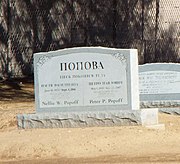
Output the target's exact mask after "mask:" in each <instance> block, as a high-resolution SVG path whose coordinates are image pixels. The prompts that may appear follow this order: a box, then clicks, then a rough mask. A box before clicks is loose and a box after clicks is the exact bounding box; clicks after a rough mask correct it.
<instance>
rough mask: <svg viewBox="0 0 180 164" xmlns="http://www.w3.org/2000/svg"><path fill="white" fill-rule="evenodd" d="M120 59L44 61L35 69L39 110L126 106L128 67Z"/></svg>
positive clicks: (88, 56)
mask: <svg viewBox="0 0 180 164" xmlns="http://www.w3.org/2000/svg"><path fill="white" fill-rule="evenodd" d="M120 57H121V59H122V60H120V59H119V58H115V57H114V56H113V55H104V54H100V53H91V54H89V53H83V54H82V53H73V54H68V55H66V56H54V57H51V58H47V59H48V60H43V64H40V65H39V67H37V69H38V71H37V72H38V82H39V105H40V108H47V107H69V106H97V105H121V104H127V103H128V102H127V99H128V98H127V77H126V76H127V75H126V74H127V72H126V67H127V63H126V60H125V58H124V57H123V55H122V54H121V55H120ZM75 59H78V61H75ZM109 61H111V63H110V62H109ZM41 63H42V62H41ZM112 70H113V72H112ZM47 72H49V73H48V75H47Z"/></svg>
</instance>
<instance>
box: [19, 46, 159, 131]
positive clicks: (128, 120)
mask: <svg viewBox="0 0 180 164" xmlns="http://www.w3.org/2000/svg"><path fill="white" fill-rule="evenodd" d="M138 78H139V77H138V57H137V50H136V49H113V48H102V47H80V48H70V49H64V50H58V51H52V52H43V53H37V54H34V79H35V104H36V113H35V114H20V115H18V116H17V119H18V127H19V128H51V127H88V126H115V125H151V124H157V122H158V117H157V113H158V112H157V109H151V110H145V109H142V110H140V109H139V81H138Z"/></svg>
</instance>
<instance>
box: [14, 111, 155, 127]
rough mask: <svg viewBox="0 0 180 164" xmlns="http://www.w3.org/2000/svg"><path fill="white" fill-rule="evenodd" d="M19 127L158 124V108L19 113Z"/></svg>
mask: <svg viewBox="0 0 180 164" xmlns="http://www.w3.org/2000/svg"><path fill="white" fill-rule="evenodd" d="M17 120H18V128H20V129H30V128H75V127H81V128H82V127H92V126H127V125H131V126H132V125H156V124H158V109H157V108H155V109H153V108H152V109H151V110H147V109H142V110H133V111H132V110H119V111H117V110H115V111H108V112H106V111H104V112H103V111H97V112H58V113H55V112H53V113H36V114H19V115H18V116H17Z"/></svg>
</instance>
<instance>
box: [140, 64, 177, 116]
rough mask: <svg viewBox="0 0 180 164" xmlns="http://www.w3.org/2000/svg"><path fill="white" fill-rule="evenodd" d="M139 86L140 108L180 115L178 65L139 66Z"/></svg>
mask: <svg viewBox="0 0 180 164" xmlns="http://www.w3.org/2000/svg"><path fill="white" fill-rule="evenodd" d="M139 84H140V86H139V90H140V104H141V107H143V108H151V107H158V108H160V110H161V111H164V112H167V113H179V114H180V109H179V108H180V64H175V63H152V64H145V65H140V66H139Z"/></svg>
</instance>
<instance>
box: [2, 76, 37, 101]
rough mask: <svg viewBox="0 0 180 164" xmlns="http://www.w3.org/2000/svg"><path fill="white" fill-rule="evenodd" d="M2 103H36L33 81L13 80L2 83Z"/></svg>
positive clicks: (27, 79) (26, 79)
mask: <svg viewBox="0 0 180 164" xmlns="http://www.w3.org/2000/svg"><path fill="white" fill-rule="evenodd" d="M0 101H13V102H14V101H17V102H22V101H28V102H29V101H34V82H33V79H29V78H23V79H11V80H4V81H0Z"/></svg>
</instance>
